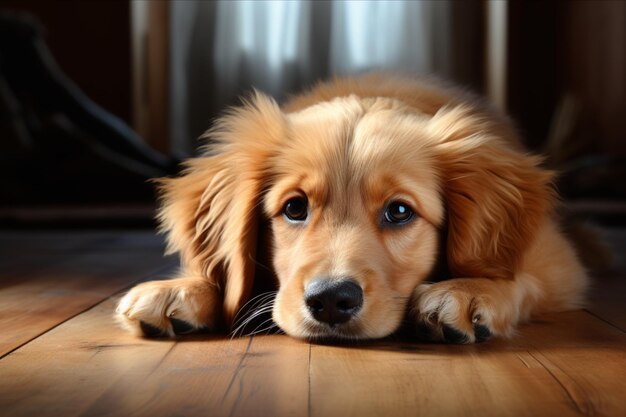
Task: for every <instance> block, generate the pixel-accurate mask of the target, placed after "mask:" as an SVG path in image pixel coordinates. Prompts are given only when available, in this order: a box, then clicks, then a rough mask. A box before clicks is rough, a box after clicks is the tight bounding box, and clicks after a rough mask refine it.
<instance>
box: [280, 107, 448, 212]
mask: <svg viewBox="0 0 626 417" xmlns="http://www.w3.org/2000/svg"><path fill="white" fill-rule="evenodd" d="M288 121H289V129H288V131H289V137H288V138H286V143H285V144H284V145H285V146H284V147H283V148H282V149H280V150H279V155H277V158H276V159H275V160H274V163H273V164H272V165H273V167H274V169H275V170H277V171H275V172H274V175H273V176H272V178H274V179H276V180H278V184H280V185H281V187H280V188H285V189H294V190H295V189H300V190H301V191H304V192H305V193H313V194H314V195H318V196H320V197H319V199H320V200H323V201H327V202H328V201H333V200H334V201H337V196H340V198H339V201H344V202H345V201H346V197H348V198H347V200H348V201H355V199H356V198H358V199H360V198H363V197H365V198H366V199H367V198H373V199H375V200H385V199H388V198H390V194H391V193H394V192H395V193H401V194H402V193H404V194H406V193H409V194H411V195H416V196H418V198H417V199H420V200H424V199H428V201H420V204H421V205H424V206H427V208H428V211H432V212H433V213H434V214H433V217H436V218H439V217H441V214H440V213H439V212H440V211H441V209H440V208H439V207H438V206H439V203H438V198H437V196H438V192H439V184H438V176H437V174H436V171H435V160H434V157H433V154H432V150H431V149H429V141H428V138H427V137H426V136H424V135H426V133H425V131H426V129H425V128H424V125H425V124H426V123H427V122H428V119H427V118H426V117H425V116H424V117H421V116H420V115H419V114H415V113H411V112H409V111H407V109H406V107H405V106H404V105H402V104H401V103H399V102H397V101H395V100H388V99H361V98H358V97H355V96H351V97H344V98H340V99H335V100H333V101H330V102H325V103H321V104H318V105H315V106H312V107H310V108H307V109H305V110H302V111H300V112H297V113H292V114H289V115H288ZM350 196H352V197H354V198H351V197H350ZM273 200H276V201H277V204H278V200H279V199H278V198H276V199H273Z"/></svg>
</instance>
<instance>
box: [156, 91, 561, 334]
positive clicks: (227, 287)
mask: <svg viewBox="0 0 626 417" xmlns="http://www.w3.org/2000/svg"><path fill="white" fill-rule="evenodd" d="M506 126H507V125H506V124H504V123H502V121H501V120H498V119H497V118H494V117H491V116H488V115H487V116H486V114H485V113H480V112H478V111H475V109H473V108H472V107H471V106H470V105H467V106H463V105H457V106H450V107H448V108H446V107H443V108H435V109H434V111H433V112H431V113H429V114H426V113H421V112H420V111H416V110H415V109H414V108H410V109H409V108H408V107H406V106H405V105H404V104H402V103H401V102H399V101H395V100H392V99H386V98H359V97H356V96H347V97H342V98H335V99H333V100H331V101H323V102H321V103H319V104H314V105H312V106H310V107H305V108H303V109H301V110H299V111H296V112H291V113H285V112H283V111H282V110H281V109H280V108H279V107H278V106H277V105H276V103H275V102H274V101H272V100H271V99H269V98H267V97H265V96H262V95H257V96H256V97H254V98H253V99H252V101H251V102H249V103H246V105H244V106H243V107H241V108H238V109H236V110H233V111H232V112H231V113H230V114H228V115H226V116H225V117H223V118H222V119H220V120H219V121H218V123H217V125H216V127H215V128H214V129H213V130H212V131H210V132H209V136H210V138H211V139H212V143H211V145H210V147H209V149H208V152H207V154H206V156H204V157H201V158H196V159H194V160H191V161H189V162H188V163H187V170H186V172H185V175H183V176H182V177H180V178H176V179H172V180H166V181H164V183H163V187H162V192H163V202H164V204H163V206H162V208H161V211H160V219H161V222H162V228H163V229H164V230H166V231H168V232H169V248H170V250H171V251H179V252H180V253H181V256H182V263H183V266H184V269H185V272H186V274H190V275H193V276H198V277H203V279H208V280H209V282H213V283H214V284H215V288H217V289H218V291H219V296H220V297H221V300H222V313H223V318H224V320H225V321H226V323H227V324H230V325H232V324H233V322H234V321H235V316H236V315H237V314H238V312H239V311H240V309H241V308H242V306H244V305H245V304H246V303H247V302H248V301H249V300H250V297H251V296H252V288H253V281H254V279H255V275H256V274H255V270H256V269H257V267H258V266H259V265H262V266H265V265H264V264H265V262H263V261H265V259H263V258H262V257H261V258H260V259H259V257H258V255H259V253H260V252H261V253H265V252H266V251H265V250H263V249H264V248H262V250H261V251H259V250H257V245H258V244H265V243H264V242H263V241H262V239H259V236H258V234H257V231H258V230H259V229H260V226H261V225H260V223H261V222H269V223H270V225H271V228H270V229H271V238H270V241H271V250H270V251H269V252H270V253H271V256H272V260H271V263H272V265H273V268H272V269H273V271H272V272H273V275H275V276H276V277H277V281H278V286H279V288H278V293H277V296H276V300H275V303H274V307H273V318H274V320H275V322H276V323H277V324H278V325H279V326H280V327H281V328H282V329H283V330H284V331H285V332H286V333H288V334H290V335H292V336H297V337H306V338H318V337H319V338H325V337H335V338H337V337H338V338H377V337H384V336H386V335H389V334H390V333H392V332H393V331H394V330H396V329H397V328H398V326H399V325H400V322H401V321H402V318H403V316H404V315H405V314H406V308H407V303H408V301H409V298H410V297H411V296H412V294H413V291H414V290H415V289H416V287H417V286H418V285H419V283H420V282H422V281H423V280H424V279H425V278H426V277H427V276H428V275H429V274H430V273H431V270H432V269H433V265H434V263H435V261H436V259H437V258H438V257H439V256H442V255H443V256H442V258H444V259H445V260H446V267H447V268H448V269H449V271H450V272H451V273H452V274H453V275H454V276H456V277H485V278H503V279H506V278H511V277H512V276H513V273H514V270H515V269H516V268H517V267H518V265H519V263H520V262H521V257H520V256H521V253H523V251H524V249H525V248H527V247H528V245H529V242H531V241H532V239H533V238H534V236H535V233H536V230H537V228H538V227H539V223H540V221H541V219H544V218H545V216H546V212H547V211H548V210H549V208H550V204H551V201H552V200H553V199H552V194H551V188H550V186H549V184H550V181H551V173H549V172H546V171H543V170H541V169H539V168H538V164H539V159H538V158H535V157H532V156H528V155H525V154H523V153H522V152H520V151H519V150H518V149H517V148H516V147H515V146H514V145H513V144H512V142H511V141H509V139H511V138H510V136H512V134H511V131H510V129H508V128H507V127H506ZM444 218H445V228H444V227H443V223H444ZM262 229H263V230H265V227H263V228H262ZM443 229H445V236H444V230H443ZM444 238H445V242H441V243H440V242H438V240H439V239H444ZM444 243H445V245H444ZM440 248H444V249H443V250H445V253H444V254H440V253H437V252H438V250H440Z"/></svg>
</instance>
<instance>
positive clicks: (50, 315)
mask: <svg viewBox="0 0 626 417" xmlns="http://www.w3.org/2000/svg"><path fill="white" fill-rule="evenodd" d="M3 237H5V238H6V235H5V236H3ZM103 239H104V241H103ZM124 239H126V238H120V237H119V233H118V236H115V235H110V236H107V237H104V238H103V237H102V236H101V235H100V236H99V237H96V238H92V239H84V238H83V237H80V236H78V237H77V236H74V235H73V236H72V237H71V238H65V240H66V242H63V243H61V244H60V245H59V246H55V245H52V243H57V242H59V241H58V239H55V238H50V239H46V238H45V237H42V238H41V239H26V240H24V241H23V242H22V243H20V240H19V239H15V245H14V246H13V250H15V251H16V255H20V256H22V257H18V256H16V258H17V259H18V260H19V261H16V263H14V264H12V265H10V266H7V265H6V264H5V268H2V269H0V271H1V274H0V276H2V282H1V283H0V334H2V336H3V337H2V338H1V339H0V357H2V356H3V355H6V354H7V353H8V352H10V351H11V350H13V349H15V348H16V347H18V346H20V345H22V344H24V343H26V342H27V341H29V340H31V339H32V338H34V337H36V336H38V335H39V334H42V333H43V332H45V331H47V330H48V329H50V328H52V327H54V326H56V325H58V324H59V323H61V322H63V321H65V320H67V319H68V318H70V317H72V316H74V315H76V314H78V313H80V312H82V311H84V310H85V309H87V308H89V307H91V306H93V305H94V304H96V303H98V302H100V301H101V300H103V299H104V298H107V297H109V296H110V295H112V294H114V293H115V292H118V291H120V290H122V289H124V288H126V287H128V286H130V285H131V284H132V283H133V282H137V281H139V280H142V279H147V278H149V277H155V273H156V272H158V271H167V270H168V269H170V270H171V269H172V267H173V266H174V265H175V264H176V263H177V261H176V260H175V259H173V258H163V256H162V252H163V247H162V242H161V239H158V238H156V239H155V237H154V236H153V235H152V237H151V238H150V239H148V241H147V242H146V241H145V237H144V238H143V239H138V240H133V239H130V240H127V241H125V240H124ZM29 241H32V242H33V243H32V246H31V243H29ZM154 241H156V242H158V243H159V244H158V245H154ZM4 242H6V240H4ZM72 242H73V243H72ZM46 243H48V245H46ZM76 245H81V246H76ZM21 247H23V248H24V249H25V248H29V249H28V251H26V250H22V251H19V248H21ZM23 253H27V254H28V255H30V256H31V257H32V259H31V258H28V257H27V256H25V255H21V254H23ZM46 254H47V255H48V256H46Z"/></svg>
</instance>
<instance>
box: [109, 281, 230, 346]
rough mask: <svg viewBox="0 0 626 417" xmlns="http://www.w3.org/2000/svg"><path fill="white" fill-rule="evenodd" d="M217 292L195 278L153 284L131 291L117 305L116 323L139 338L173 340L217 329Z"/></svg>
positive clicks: (144, 284)
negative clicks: (184, 335) (172, 338)
mask: <svg viewBox="0 0 626 417" xmlns="http://www.w3.org/2000/svg"><path fill="white" fill-rule="evenodd" d="M217 306H218V303H217V295H216V292H215V289H214V288H212V287H211V286H210V285H208V284H207V283H206V282H204V281H203V280H200V279H196V278H179V279H174V280H169V281H151V282H145V283H143V284H139V285H137V286H136V287H134V288H133V289H131V290H130V291H129V292H128V294H126V295H125V296H124V297H123V298H122V299H121V300H120V302H119V303H118V306H117V309H116V311H115V312H116V319H117V321H118V323H120V324H121V325H122V326H123V327H124V328H126V329H128V330H130V331H131V332H132V333H134V334H136V335H139V336H148V337H162V336H166V337H167V336H169V337H174V336H176V335H182V334H188V333H194V332H198V331H202V330H205V329H210V328H211V327H213V326H214V324H215V323H214V322H215V318H216V316H217V312H216V308H217Z"/></svg>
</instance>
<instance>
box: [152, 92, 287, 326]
mask: <svg viewBox="0 0 626 417" xmlns="http://www.w3.org/2000/svg"><path fill="white" fill-rule="evenodd" d="M283 121H284V118H283V115H282V113H281V111H280V109H279V108H278V106H277V105H276V103H275V102H274V101H273V100H272V99H270V98H268V97H266V96H263V95H262V94H260V93H255V94H254V95H253V96H252V98H251V99H250V100H249V101H246V102H244V105H243V106H242V107H240V108H235V109H233V110H231V111H230V112H229V113H228V114H226V115H225V116H224V117H222V118H221V119H219V120H218V121H217V122H216V124H215V127H214V128H212V129H211V130H209V131H208V132H207V134H206V135H205V137H206V139H208V141H209V142H208V145H207V146H206V148H205V149H204V152H203V154H204V155H205V156H202V157H199V158H195V159H191V160H189V161H188V162H187V163H186V169H185V170H184V172H183V175H182V176H180V177H178V178H171V179H165V180H162V181H161V186H160V190H161V201H162V205H161V208H160V211H159V214H158V218H159V220H160V223H161V230H162V231H164V232H167V233H168V252H170V253H173V252H180V255H181V263H182V268H183V270H184V272H186V273H190V274H196V275H200V276H204V277H206V278H207V279H208V280H210V282H212V283H214V284H215V285H216V286H217V287H218V288H219V290H220V292H221V294H222V295H223V308H222V311H223V316H224V320H225V322H226V324H227V325H229V326H230V325H232V321H233V319H234V317H235V315H236V313H237V312H238V310H239V309H240V308H241V307H242V306H243V304H244V303H245V302H246V301H247V299H248V298H249V296H250V291H251V289H252V284H253V277H254V269H255V268H254V267H255V254H256V243H257V242H256V240H257V228H258V222H259V216H260V215H261V212H260V210H258V207H259V204H258V203H259V199H260V198H261V193H262V190H263V181H264V179H265V178H266V177H267V176H266V170H267V160H268V157H269V155H270V154H271V153H272V150H273V149H275V146H276V145H277V144H278V143H279V141H280V140H281V137H282V135H283V128H284V124H283Z"/></svg>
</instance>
